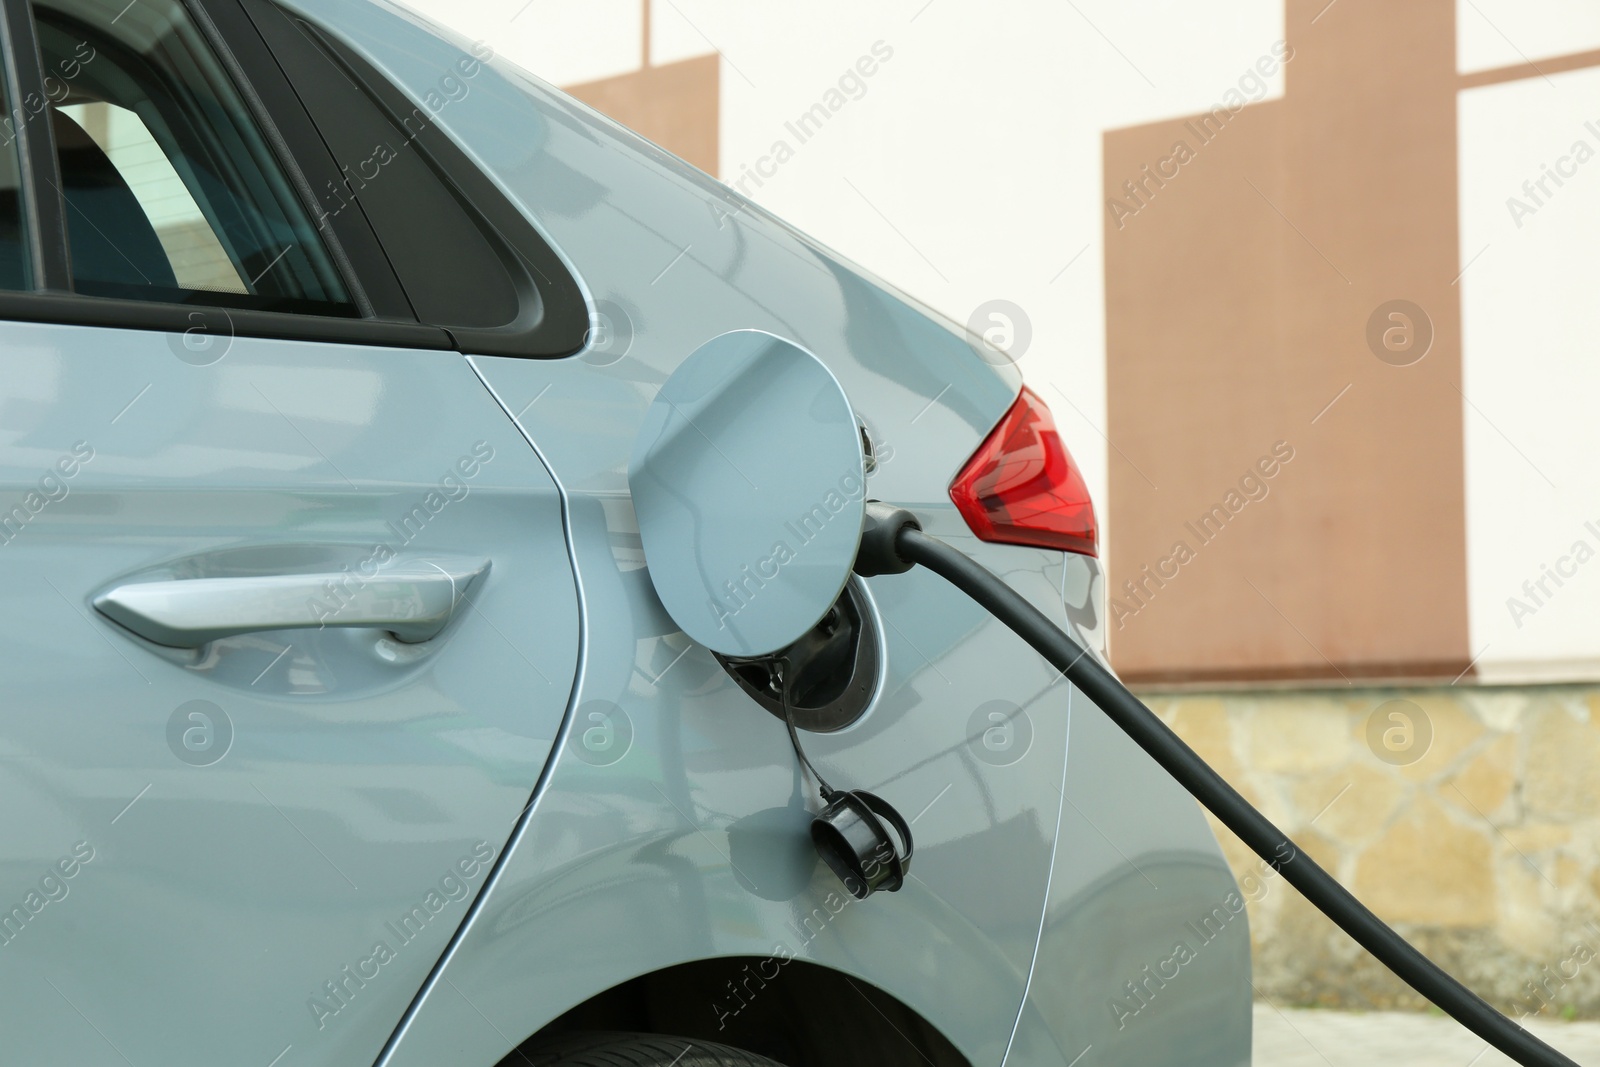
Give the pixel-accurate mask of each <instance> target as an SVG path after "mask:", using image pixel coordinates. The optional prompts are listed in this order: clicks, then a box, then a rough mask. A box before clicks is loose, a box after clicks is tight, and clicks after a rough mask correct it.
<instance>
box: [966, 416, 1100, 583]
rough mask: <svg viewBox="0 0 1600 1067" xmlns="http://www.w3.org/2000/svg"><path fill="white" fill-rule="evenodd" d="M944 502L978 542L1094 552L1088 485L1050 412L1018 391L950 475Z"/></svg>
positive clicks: (1092, 519)
mask: <svg viewBox="0 0 1600 1067" xmlns="http://www.w3.org/2000/svg"><path fill="white" fill-rule="evenodd" d="M950 499H951V500H953V501H955V505H956V508H957V510H959V511H960V512H961V516H962V518H964V519H966V520H967V525H968V526H970V527H971V528H972V532H973V533H975V534H977V535H978V537H980V538H981V539H983V540H985V541H998V542H1001V543H1003V544H1009V545H1032V546H1034V547H1037V548H1059V549H1062V550H1064V551H1067V552H1080V553H1082V554H1084V555H1086V556H1093V555H1095V554H1096V553H1095V545H1096V541H1097V539H1098V533H1099V531H1098V528H1097V526H1096V524H1095V519H1094V504H1093V503H1092V502H1091V501H1090V500H1089V490H1088V487H1087V486H1085V485H1084V484H1083V476H1082V475H1081V474H1079V473H1078V468H1077V466H1076V465H1075V464H1074V463H1073V462H1072V457H1071V456H1069V455H1068V454H1067V447H1066V445H1064V444H1062V443H1061V435H1060V434H1058V433H1056V423H1055V419H1053V418H1051V417H1050V409H1049V408H1047V407H1045V406H1044V401H1042V400H1040V399H1039V397H1038V396H1037V395H1035V393H1034V392H1033V390H1031V389H1028V388H1026V387H1024V388H1023V390H1022V395H1021V396H1019V397H1017V402H1016V403H1015V404H1013V405H1011V410H1010V411H1008V412H1006V416H1005V418H1003V419H1001V420H1000V425H999V426H996V427H995V428H994V431H993V432H992V433H990V434H989V436H988V437H987V438H985V439H984V442H983V444H981V445H979V446H978V451H977V452H975V453H973V456H972V458H971V459H969V460H967V465H966V466H965V467H963V468H962V469H961V473H960V474H958V475H957V476H956V480H955V482H954V484H952V485H951V486H950Z"/></svg>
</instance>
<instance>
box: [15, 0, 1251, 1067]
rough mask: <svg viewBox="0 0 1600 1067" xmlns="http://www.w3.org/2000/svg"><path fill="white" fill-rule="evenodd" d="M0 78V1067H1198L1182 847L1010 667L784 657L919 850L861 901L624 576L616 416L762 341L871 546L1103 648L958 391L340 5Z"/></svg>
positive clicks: (414, 34) (823, 756)
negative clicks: (676, 375) (790, 385)
mask: <svg viewBox="0 0 1600 1067" xmlns="http://www.w3.org/2000/svg"><path fill="white" fill-rule="evenodd" d="M0 42H3V50H4V54H3V57H0V58H3V62H4V68H5V69H4V79H3V88H4V97H5V102H6V113H7V115H8V117H7V118H6V120H5V126H4V136H3V144H0V289H3V291H0V339H3V340H0V360H3V374H0V592H3V595H4V598H5V599H4V611H3V614H0V619H3V623H0V625H3V626H4V628H5V634H4V645H3V647H4V663H5V672H4V681H5V690H4V696H3V705H4V709H5V713H4V720H3V725H0V745H3V754H4V758H3V761H0V812H3V813H4V824H5V829H4V832H3V833H0V1062H3V1063H5V1064H18V1065H43V1067H60V1065H64V1064H72V1065H75V1067H85V1065H96V1064H133V1065H139V1067H143V1065H146V1064H149V1065H156V1064H177V1065H191V1064H192V1065H207V1067H214V1065H223V1064H227V1065H238V1067H301V1065H313V1064H315V1065H327V1067H334V1065H338V1067H348V1065H351V1064H383V1065H387V1067H441V1065H451V1067H492V1065H494V1064H497V1063H501V1062H504V1063H508V1064H520V1063H535V1064H544V1063H552V1064H574V1065H575V1064H636V1065H651V1064H659V1065H660V1067H668V1065H669V1064H675V1063H676V1064H681V1065H682V1067H703V1065H709V1064H736V1063H751V1064H758V1063H760V1064H764V1063H769V1062H773V1061H775V1062H777V1063H780V1064H786V1065H788V1067H806V1065H824V1064H826V1065H829V1067H854V1065H866V1064H872V1065H883V1064H919V1063H924V1062H925V1063H928V1064H932V1065H935V1067H947V1065H958V1067H959V1065H968V1064H970V1065H973V1067H992V1065H999V1064H1002V1063H1007V1064H1017V1065H1028V1067H1033V1065H1039V1067H1068V1065H1072V1064H1078V1065H1081V1067H1104V1065H1111V1064H1119V1065H1120V1064H1127V1065H1140V1067H1156V1065H1164V1064H1171V1065H1177V1064H1183V1065H1186V1067H1194V1065H1239V1064H1245V1063H1247V1062H1248V1060H1249V1046H1250V984H1249V935H1248V931H1247V928H1246V919H1245V917H1244V916H1243V915H1242V914H1240V912H1241V911H1242V907H1243V905H1242V902H1240V901H1239V897H1238V894H1237V889H1236V886H1235V883H1234V881H1233V878H1232V877H1231V875H1230V874H1229V871H1228V869H1227V867H1226V865H1225V864H1224V862H1223V859H1222V856H1221V854H1220V852H1219V850H1218V847H1217V844H1216V842H1215V840H1214V839H1213V837H1212V835H1211V833H1210V831H1209V829H1208V827H1207V824H1206V822H1205V821H1204V819H1203V818H1202V816H1201V814H1200V811H1199V809H1198V808H1197V807H1196V805H1195V804H1194V803H1193V802H1192V801H1191V800H1190V799H1189V798H1188V797H1187V795H1185V794H1184V793H1182V792H1181V790H1179V789H1178V787H1177V786H1175V785H1174V784H1172V782H1171V781H1170V780H1169V779H1168V778H1167V777H1166V775H1165V774H1163V773H1162V772H1161V771H1160V770H1159V769H1158V768H1157V767H1156V766H1155V764H1154V763H1152V762H1151V761H1150V760H1149V759H1148V758H1147V757H1145V756H1144V755H1143V754H1142V753H1140V752H1139V751H1138V750H1137V749H1135V748H1134V746H1133V745H1132V743H1131V742H1129V741H1127V740H1126V739H1125V738H1124V737H1123V736H1122V734H1120V733H1119V732H1117V731H1116V730H1115V728H1113V727H1112V726H1111V725H1110V724H1109V723H1108V721H1107V720H1106V719H1105V718H1104V717H1103V716H1102V715H1101V713H1100V712H1099V711H1098V709H1097V708H1095V707H1094V706H1092V705H1090V704H1088V703H1086V702H1085V701H1084V700H1083V699H1082V698H1081V697H1079V696H1078V695H1077V694H1075V693H1074V691H1073V689H1072V687H1071V686H1070V685H1069V684H1068V683H1066V682H1064V681H1062V680H1061V679H1060V676H1059V675H1058V673H1057V672H1056V671H1054V670H1053V669H1051V668H1049V667H1048V666H1047V665H1046V664H1045V663H1044V661H1043V660H1041V659H1040V658H1039V657H1038V656H1037V655H1035V654H1034V653H1033V652H1031V651H1029V650H1028V649H1027V648H1026V647H1025V646H1024V645H1023V644H1022V642H1021V641H1020V640H1018V639H1017V638H1015V637H1014V636H1012V635H1011V634H1010V633H1009V632H1008V631H1006V630H1005V629H1004V628H1003V627H1002V626H1001V625H1000V624H998V623H996V622H994V621H993V620H991V619H990V618H989V617H988V616H987V615H985V614H984V613H983V612H982V611H981V610H979V609H978V608H976V607H974V606H973V605H972V604H971V603H970V602H968V601H966V600H965V599H963V598H962V597H961V596H960V594H958V593H956V592H955V591H954V590H953V589H951V588H950V587H948V586H946V585H945V584H943V583H942V582H939V581H937V580H934V579H932V578H931V577H929V576H927V575H924V574H919V573H916V572H913V573H909V574H903V575H885V576H882V577H877V578H871V579H865V580H862V579H856V580H853V581H852V582H851V583H850V585H849V586H848V587H847V588H846V590H845V592H844V595H843V596H842V597H841V598H840V600H839V602H838V604H837V605H836V606H835V608H834V610H833V611H831V612H829V614H828V615H827V617H826V618H825V619H824V620H823V622H822V623H821V624H819V627H818V630H817V632H816V633H814V634H812V635H810V639H809V643H808V645H807V648H808V649H810V651H809V652H808V653H807V655H806V657H805V658H804V659H803V661H802V662H801V663H800V667H801V669H799V670H797V671H791V672H790V674H789V677H788V684H789V686H790V693H791V697H792V710H791V714H792V716H793V719H794V721H795V723H796V725H797V726H798V727H799V728H800V731H801V733H802V734H803V736H804V738H805V745H806V751H807V753H808V755H809V756H810V757H811V759H812V760H813V761H814V762H815V763H816V764H817V766H818V768H819V769H821V770H824V771H825V772H826V773H827V775H828V776H829V777H830V778H831V779H833V780H835V781H838V782H841V783H844V784H847V785H849V786H852V787H860V788H866V789H870V790H872V791H873V792H875V793H877V794H878V795H880V796H882V797H884V798H886V799H887V800H889V801H890V802H891V803H893V804H894V805H895V806H896V807H897V808H898V809H899V811H900V812H902V813H903V814H904V816H905V817H906V819H907V821H908V823H909V824H910V827H911V830H912V831H913V832H914V835H915V842H916V848H915V855H914V861H913V863H912V865H911V868H910V871H909V876H908V877H907V878H906V880H905V884H904V886H903V887H902V888H901V889H900V890H899V891H898V892H896V893H877V894H874V895H872V896H871V897H870V898H868V899H864V900H862V899H857V898H856V897H855V896H853V895H852V893H851V892H849V891H847V889H846V887H845V886H844V885H843V884H842V883H841V882H840V881H839V880H838V879H837V878H836V877H835V875H834V874H833V872H832V871H831V870H830V869H829V867H828V866H826V865H824V864H823V863H821V862H820V861H819V860H818V857H817V854H816V852H815V850H814V849H813V847H812V843H811V840H810V837H809V836H808V825H809V823H810V820H811V817H812V814H813V812H814V811H815V809H816V807H817V799H816V794H815V791H814V789H813V787H812V783H811V781H810V779H809V778H806V777H804V776H803V775H802V773H801V770H800V768H799V766H798V765H797V762H796V758H795V753H794V751H793V749H792V748H791V746H790V743H789V739H788V736H787V732H786V729H785V724H784V722H783V719H782V716H783V709H782V705H781V703H780V702H779V700H778V699H777V694H778V688H777V679H776V673H775V670H774V660H773V659H772V657H746V658H729V657H719V656H716V655H713V654H712V653H710V652H709V651H707V650H706V649H705V648H703V647H701V646H699V645H697V644H695V643H694V642H692V641H691V640H689V639H688V638H687V637H686V636H685V635H684V634H683V633H682V632H681V631H680V630H679V628H678V627H676V626H675V625H674V624H673V623H672V622H671V621H670V619H669V618H668V616H667V615H666V613H665V612H664V611H663V609H662V607H661V604H660V602H659V601H658V599H657V597H656V595H655V592H654V589H653V586H652V583H651V580H650V577H649V574H648V572H647V571H646V569H645V560H644V558H643V551H642V547H641V539H640V536H639V531H638V527H637V524H636V522H635V517H634V512H633V508H632V506H631V503H630V497H629V492H628V464H629V457H630V453H631V451H632V449H633V446H634V441H635V438H636V436H637V434H638V431H639V426H640V423H641V420H642V419H643V418H644V415H645V412H646V410H647V408H648V407H649V405H650V404H651V402H652V400H653V399H654V398H655V396H656V395H657V392H658V390H659V389H660V387H661V385H662V383H663V382H664V381H665V380H666V379H667V377H668V375H669V374H670V373H671V372H672V371H673V370H674V368H675V367H677V366H678V365H679V364H680V363H681V362H682V361H684V360H685V359H686V358H687V357H688V356H689V355H690V354H691V353H692V352H694V351H695V350H696V349H698V348H700V347H701V346H702V345H704V344H705V343H706V342H708V341H709V340H711V339H713V338H716V337H719V336H721V335H723V334H727V333H729V332H732V331H738V330H759V331H765V332H766V333H769V334H772V335H775V336H777V337H779V338H783V339H785V340H788V341H791V342H793V343H794V344H796V345H798V346H800V347H802V348H804V349H806V350H808V351H809V352H811V353H814V354H815V355H816V356H817V357H818V358H820V359H821V360H822V362H823V363H825V364H826V366H827V367H828V368H829V369H830V370H831V371H832V373H833V374H834V375H835V376H836V377H837V379H838V381H839V382H840V383H841V384H842V385H843V387H844V390H845V392H846V393H847V395H848V397H849V400H850V403H851V406H852V407H853V408H854V411H855V414H856V416H857V418H858V420H859V423H860V436H861V442H862V448H863V450H864V464H865V468H866V470H867V471H868V472H869V477H868V481H867V485H866V490H865V491H866V493H867V494H868V495H870V496H871V497H873V498H875V499H881V500H885V501H892V502H894V503H897V504H900V505H903V506H905V507H909V508H912V509H914V510H915V511H916V513H917V514H918V515H919V516H920V517H921V518H922V520H923V522H924V524H925V525H926V526H927V528H928V529H929V531H930V532H932V533H935V534H937V535H938V536H939V537H942V538H944V539H946V540H949V541H952V542H954V543H956V544H957V545H959V546H960V547H961V548H962V549H964V550H965V551H967V552H969V553H971V554H972V555H973V556H975V557H976V558H977V559H979V560H980V561H981V562H982V563H983V564H985V565H986V566H988V567H989V568H991V569H992V570H995V571H996V572H998V573H1001V574H1002V575H1004V576H1005V577H1006V579H1007V581H1009V582H1010V583H1011V584H1012V585H1013V586H1014V587H1015V588H1016V589H1017V590H1019V591H1020V592H1022V593H1023V594H1024V595H1025V596H1027V597H1028V598H1029V599H1030V600H1031V601H1032V602H1033V603H1034V604H1036V605H1037V606H1038V607H1039V608H1040V609H1041V610H1043V611H1045V612H1046V613H1048V614H1049V615H1050V616H1051V617H1052V618H1053V619H1056V620H1057V621H1059V622H1061V623H1062V624H1063V625H1066V626H1068V627H1070V628H1071V629H1072V630H1073V631H1074V632H1075V633H1076V634H1077V635H1078V637H1079V638H1080V639H1081V640H1082V641H1084V642H1086V643H1088V644H1089V645H1090V646H1091V647H1099V646H1100V645H1101V644H1103V634H1102V631H1101V608H1100V603H1101V598H1102V595H1103V590H1102V572H1101V570H1100V567H1099V565H1098V563H1097V560H1096V558H1095V555H1094V552H1095V527H1094V516H1093V511H1092V508H1091V507H1090V505H1089V503H1088V500H1087V496H1086V494H1084V493H1083V490H1082V483H1081V480H1079V479H1078V476H1077V474H1076V473H1075V472H1074V470H1073V468H1072V467H1071V461H1070V459H1069V458H1068V457H1067V455H1066V452H1065V451H1064V450H1063V449H1062V447H1061V444H1060V440H1059V438H1058V437H1057V435H1056V433H1055V430H1054V428H1053V425H1052V424H1051V422H1050V416H1049V413H1048V411H1047V410H1045V408H1044V406H1043V404H1041V403H1040V402H1039V400H1038V398H1037V397H1035V396H1033V395H1032V394H1031V393H1029V392H1027V391H1026V390H1023V389H1022V385H1021V380H1020V378H1019V376H1018V375H1017V373H1016V372H1015V370H1014V369H1013V368H1011V367H1009V366H1006V365H1004V361H1003V360H986V359H985V358H983V354H984V352H983V349H982V347H981V346H975V344H974V343H973V342H972V339H971V338H969V337H968V336H966V335H965V333H964V332H963V331H961V330H959V329H957V328H953V327H952V326H951V325H950V324H949V323H947V322H946V321H945V320H943V319H941V318H940V317H938V316H936V315H934V314H932V313H930V312H929V311H928V310H927V309H925V308H922V307H919V306H917V305H915V304H913V303H912V302H910V301H909V300H907V299H906V298H905V297H903V296H901V295H899V294H897V293H896V292H894V291H893V290H892V289H890V288H888V287H886V286H885V285H883V284H882V283H881V282H878V281H876V280H874V279H872V278H870V277H868V276H866V275H864V274H863V273H862V272H861V271H860V270H859V269H857V268H856V267H854V266H852V265H851V264H849V263H847V262H843V261H841V260H840V259H839V257H837V256H836V255H834V254H832V253H830V252H829V251H827V250H826V249H823V248H821V247H819V246H818V245H817V244H815V243H814V242H812V241H810V240H809V239H807V238H806V237H805V236H803V235H801V234H798V233H796V232H794V231H793V230H792V229H790V228H788V227H787V226H785V225H784V224H783V223H781V222H779V221H777V220H775V219H773V218H771V217H770V216H769V215H767V214H766V213H764V212H763V211H762V210H761V209H760V208H758V207H756V206H754V205H753V204H751V203H749V202H748V201H746V200H744V199H743V198H741V197H740V196H739V195H737V194H736V193H734V192H732V191H730V190H729V189H728V188H727V187H725V186H723V185H721V184H719V183H718V182H716V181H714V180H712V179H711V178H708V177H707V176H706V175H704V174H702V173H700V172H698V171H696V170H694V169H693V168H691V167H689V166H687V165H686V164H684V163H682V162H681V161H679V160H677V159H675V158H673V157H671V156H670V155H668V154H666V153H664V152H662V151H661V150H659V149H657V148H655V147H654V146H652V145H650V144H648V143H645V142H643V141H641V140H640V139H639V138H638V137H636V136H634V135H632V134H630V133H628V132H627V131H626V130H623V129H621V128H619V127H618V126H616V125H615V124H614V123H612V122H610V121H608V120H606V119H604V118H602V117H600V116H599V115H597V114H595V113H594V112H592V111H590V110H588V109H587V108H585V107H583V106H582V105H580V104H578V103H576V102H574V101H573V100H571V99H570V98H568V97H566V96H564V95H562V94H561V93H559V92H557V91H555V90H553V89H551V88H550V87H548V86H546V85H544V84H542V83H541V82H539V81H537V80H536V79H534V78H532V77H530V76H529V75H527V74H525V73H523V72H522V71H520V70H517V69H515V68H514V67H512V66H511V65H509V64H506V63H504V62H502V61H501V60H499V59H498V58H496V57H495V56H494V54H493V49H492V47H491V46H490V45H484V44H478V45H469V44H466V43H463V42H458V41H456V40H454V39H452V38H451V37H450V36H449V35H447V34H445V33H442V32H440V31H438V30H435V29H432V28H429V27H428V26H426V25H424V24H423V23H421V22H420V21H418V20H417V19H416V18H415V17H414V16H412V15H409V14H406V13H404V12H402V11H400V10H399V9H396V8H390V7H387V6H383V5H377V4H369V3H365V2H356V0H290V2H286V3H283V4H276V3H272V2H270V0H33V2H29V0H0ZM490 44H491V45H492V42H491V43H490ZM952 150H953V151H960V150H961V148H960V146H959V145H958V144H954V143H953V144H952ZM953 210H960V207H959V205H956V206H953ZM730 459H731V460H733V461H734V462H735V463H736V462H737V457H730ZM756 565H757V566H759V561H756ZM729 594H730V597H731V598H732V599H730V601H729V607H728V610H729V611H737V610H738V605H739V599H738V597H739V594H738V591H737V590H736V589H730V591H729ZM1236 903H1237V905H1238V906H1237V907H1235V904H1236Z"/></svg>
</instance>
